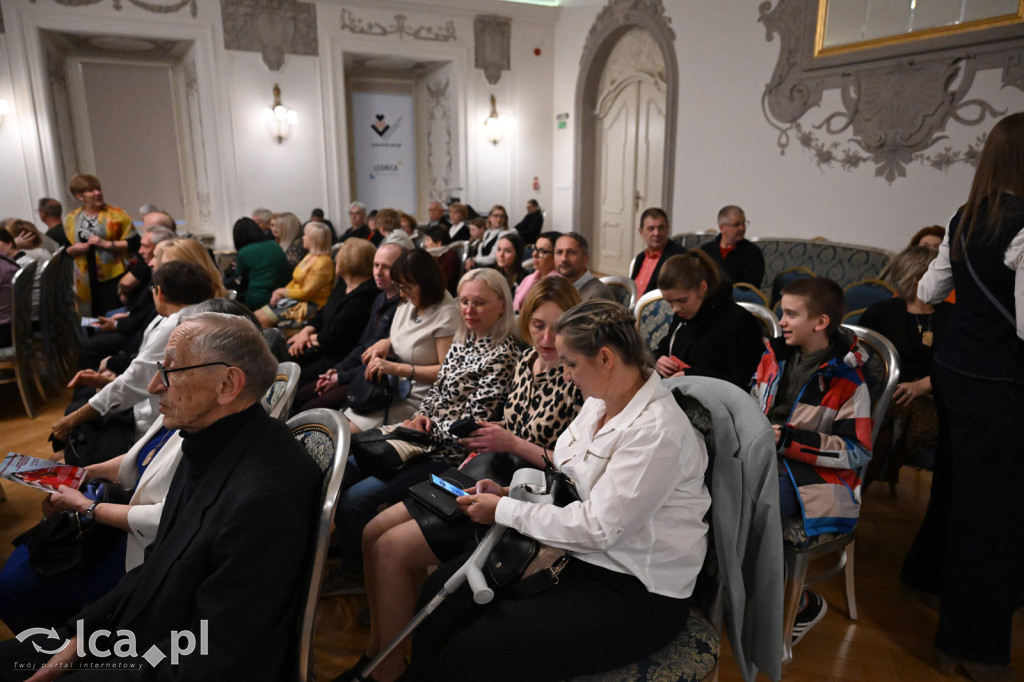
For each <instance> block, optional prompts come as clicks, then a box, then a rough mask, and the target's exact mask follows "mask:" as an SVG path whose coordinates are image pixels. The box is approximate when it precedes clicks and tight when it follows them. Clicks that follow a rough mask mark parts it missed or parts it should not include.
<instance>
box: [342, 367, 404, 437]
mask: <svg viewBox="0 0 1024 682" xmlns="http://www.w3.org/2000/svg"><path fill="white" fill-rule="evenodd" d="M411 392H412V382H411V381H410V380H408V379H402V378H399V377H397V376H394V375H385V376H383V377H382V378H379V379H367V378H366V365H363V367H362V369H361V370H359V371H357V372H356V375H355V377H354V378H353V379H352V381H351V383H349V385H348V395H347V397H346V400H345V406H346V407H349V408H351V409H352V411H353V412H356V413H358V414H372V413H374V412H380V411H381V410H384V423H387V421H388V408H389V407H390V406H391V403H393V402H396V401H399V400H405V399H406V398H408V397H409V393H411Z"/></svg>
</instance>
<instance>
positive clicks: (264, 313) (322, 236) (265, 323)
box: [256, 223, 334, 329]
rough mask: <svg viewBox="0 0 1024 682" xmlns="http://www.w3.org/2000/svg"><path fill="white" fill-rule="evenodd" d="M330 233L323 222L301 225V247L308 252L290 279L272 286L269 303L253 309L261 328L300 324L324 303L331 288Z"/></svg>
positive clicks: (332, 271) (332, 284)
mask: <svg viewBox="0 0 1024 682" xmlns="http://www.w3.org/2000/svg"><path fill="white" fill-rule="evenodd" d="M333 234H334V233H333V232H332V231H331V228H329V227H327V226H326V225H324V224H323V223H307V224H306V227H305V228H303V231H302V246H303V247H305V249H306V250H307V251H308V253H307V254H306V256H305V257H304V258H303V259H302V261H301V262H300V263H299V264H298V265H297V266H295V270H293V271H292V281H291V282H289V283H288V285H287V286H284V287H282V288H280V289H274V292H273V293H272V294H271V295H270V303H269V304H268V305H265V306H263V307H262V308H260V309H258V310H257V311H256V319H258V320H259V321H260V325H262V327H263V328H264V329H270V328H271V327H275V326H277V327H296V326H299V325H301V324H302V323H303V322H305V321H306V320H308V319H309V318H311V317H313V315H315V314H316V311H317V310H319V309H320V307H321V306H323V305H324V304H325V303H327V299H328V297H330V295H331V289H332V288H333V287H334V261H333V260H332V259H331V241H332V239H331V237H332V236H333Z"/></svg>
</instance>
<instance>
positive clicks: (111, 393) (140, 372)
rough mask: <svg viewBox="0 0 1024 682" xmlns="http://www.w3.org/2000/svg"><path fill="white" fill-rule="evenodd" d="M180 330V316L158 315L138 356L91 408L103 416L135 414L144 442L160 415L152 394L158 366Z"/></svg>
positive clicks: (139, 434)
mask: <svg viewBox="0 0 1024 682" xmlns="http://www.w3.org/2000/svg"><path fill="white" fill-rule="evenodd" d="M177 326H178V313H171V315H169V316H168V317H160V316H159V315H157V316H156V317H155V318H153V321H152V322H150V323H149V326H148V327H146V331H145V333H144V334H143V336H142V345H141V346H140V347H139V352H138V355H136V356H135V359H134V360H132V363H131V364H130V365H128V369H126V370H125V371H124V373H123V374H121V375H120V376H119V377H117V378H116V379H114V380H113V381H112V382H110V383H109V384H107V385H106V386H104V387H103V388H102V389H100V390H99V392H98V393H96V395H94V396H93V397H92V398H90V399H89V405H91V406H92V407H93V409H95V410H96V411H97V412H99V413H100V414H107V413H108V412H117V411H120V410H127V409H128V408H129V407H131V408H132V409H133V410H134V411H135V437H136V438H140V437H141V436H142V435H143V434H144V433H146V431H147V430H148V429H149V427H150V426H152V425H153V421H154V420H155V419H156V418H157V416H158V415H159V409H160V407H159V403H160V400H159V398H158V397H157V396H155V395H150V394H149V388H148V387H149V382H150V380H152V378H153V375H154V374H156V363H157V362H158V361H159V360H162V359H163V357H164V348H166V346H167V339H169V338H170V337H171V332H172V331H174V328H175V327H177Z"/></svg>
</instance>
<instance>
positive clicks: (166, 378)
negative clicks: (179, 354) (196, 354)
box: [156, 362, 233, 388]
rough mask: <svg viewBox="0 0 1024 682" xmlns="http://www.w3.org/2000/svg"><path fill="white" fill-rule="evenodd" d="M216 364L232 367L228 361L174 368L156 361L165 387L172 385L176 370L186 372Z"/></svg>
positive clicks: (161, 381)
mask: <svg viewBox="0 0 1024 682" xmlns="http://www.w3.org/2000/svg"><path fill="white" fill-rule="evenodd" d="M214 365H224V366H225V367H232V366H233V365H229V364H228V363H226V362H204V363H202V364H201V365H189V366H188V367H175V368H174V369H167V368H166V367H164V364H163V363H162V362H157V363H156V370H157V371H158V372H160V383H162V384H163V385H164V388H170V387H171V377H170V375H171V374H174V373H175V372H184V371H186V370H190V369H199V368H200V367H213V366H214Z"/></svg>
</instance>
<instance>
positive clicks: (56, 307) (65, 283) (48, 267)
mask: <svg viewBox="0 0 1024 682" xmlns="http://www.w3.org/2000/svg"><path fill="white" fill-rule="evenodd" d="M73 279H74V274H73V259H72V258H70V257H68V256H67V255H66V254H65V253H64V247H61V248H60V249H59V250H58V251H57V252H56V253H54V254H53V255H52V256H51V257H50V260H48V261H46V263H44V264H43V273H42V275H41V276H40V278H39V325H40V330H41V331H42V335H43V348H44V352H45V353H46V358H47V361H48V362H49V363H50V367H52V368H53V370H54V371H55V373H56V374H57V375H58V377H57V378H59V379H67V378H68V377H70V375H71V374H72V370H74V369H76V368H77V367H78V361H77V358H76V352H77V350H78V343H79V341H80V338H81V337H80V334H81V328H80V327H79V324H78V315H77V314H76V312H75V292H74V288H73V286H72V281H73Z"/></svg>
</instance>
